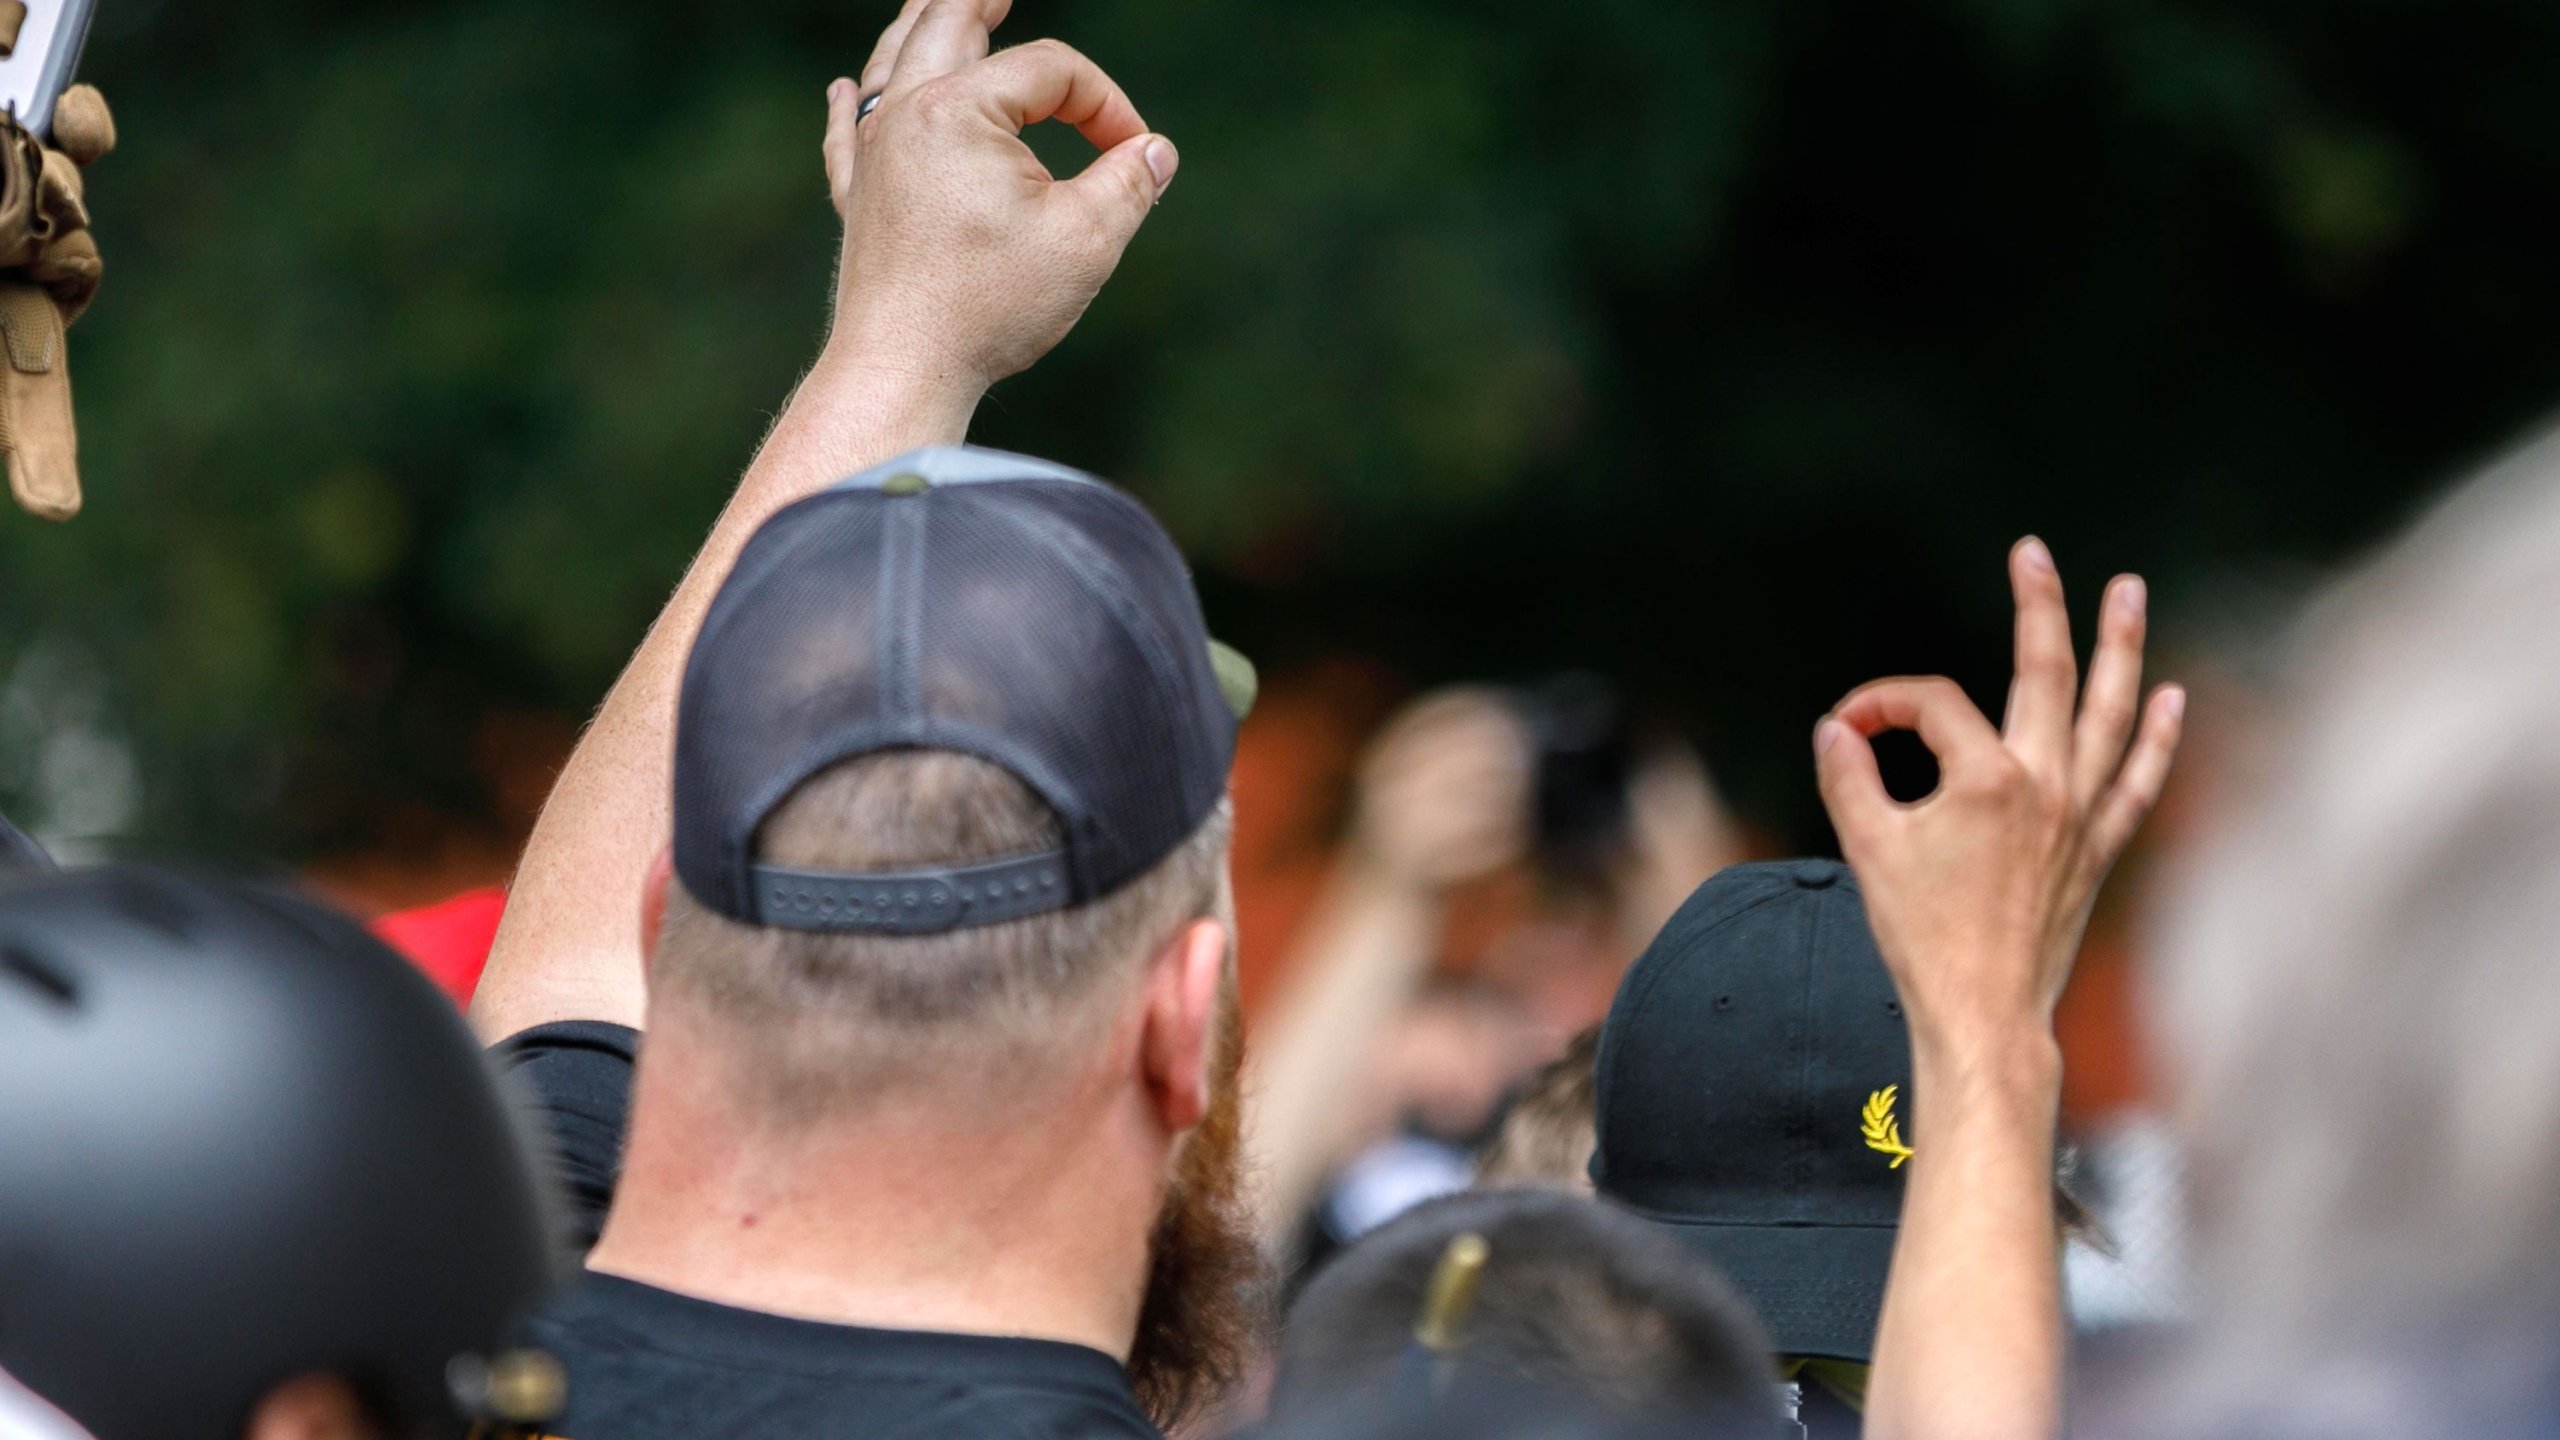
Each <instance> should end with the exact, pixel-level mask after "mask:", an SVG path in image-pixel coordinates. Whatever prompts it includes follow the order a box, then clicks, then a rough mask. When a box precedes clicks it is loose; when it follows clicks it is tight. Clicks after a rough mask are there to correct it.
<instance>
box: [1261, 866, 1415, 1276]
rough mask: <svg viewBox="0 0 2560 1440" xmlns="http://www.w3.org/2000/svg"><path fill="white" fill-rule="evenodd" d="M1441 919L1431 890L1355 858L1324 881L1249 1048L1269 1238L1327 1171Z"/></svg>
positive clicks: (1278, 1234)
mask: <svg viewBox="0 0 2560 1440" xmlns="http://www.w3.org/2000/svg"><path fill="white" fill-rule="evenodd" d="M1440 924H1441V915H1440V905H1439V902H1438V899H1437V897H1436V895H1435V894H1434V893H1432V892H1431V891H1429V890H1426V889H1423V888H1420V887H1417V886H1414V885H1412V884H1410V883H1407V882H1404V881H1402V880H1399V879H1397V878H1396V877H1394V876H1392V875H1387V874H1383V873H1380V872H1379V871H1377V870H1375V869H1372V868H1370V867H1368V866H1366V865H1364V864H1363V863H1362V862H1360V861H1358V860H1356V859H1354V860H1346V861H1345V862H1344V866H1343V868H1342V869H1341V870H1340V871H1338V872H1337V873H1336V875H1335V876H1334V879H1333V882H1332V883H1331V884H1330V885H1329V886H1328V887H1327V888H1326V891H1325V894H1324V898H1323V899H1322V900H1321V901H1320V902H1319V903H1318V905H1317V907H1316V912H1315V914H1314V916H1313V917H1312V918H1311V919H1310V920H1309V921H1308V923H1307V926H1306V929H1305V931H1304V932H1303V933H1304V936H1305V938H1304V939H1303V940H1302V941H1301V942H1300V943H1299V944H1298V945H1297V947H1296V948H1295V950H1294V952H1293V953H1292V955H1291V963H1290V965H1289V967H1288V976H1289V983H1288V988H1287V989H1286V990H1285V991H1283V992H1282V994H1281V996H1280V997H1279V1005H1278V1008H1277V1009H1276V1010H1275V1012H1274V1013H1273V1014H1272V1015H1271V1017H1270V1019H1269V1020H1268V1021H1266V1022H1265V1023H1264V1024H1263V1025H1262V1026H1261V1027H1260V1029H1259V1031H1258V1032H1257V1033H1256V1035H1255V1037H1254V1044H1253V1047H1252V1050H1251V1052H1250V1053H1251V1057H1252V1065H1253V1074H1252V1083H1251V1085H1250V1086H1249V1087H1248V1089H1247V1091H1246V1094H1247V1095H1248V1097H1249V1103H1250V1105H1251V1109H1250V1111H1249V1112H1248V1114H1247V1117H1246V1135H1247V1138H1248V1141H1249V1143H1250V1144H1251V1145H1252V1147H1253V1157H1254V1162H1255V1163H1254V1174H1255V1176H1256V1177H1257V1182H1256V1183H1257V1189H1256V1193H1255V1196H1254V1201H1255V1209H1256V1211H1257V1213H1258V1214H1259V1215H1260V1217H1261V1221H1262V1230H1263V1236H1264V1239H1265V1240H1266V1241H1270V1242H1275V1243H1276V1242H1277V1241H1279V1240H1280V1239H1282V1238H1283V1237H1285V1235H1286V1234H1287V1232H1288V1227H1290V1226H1291V1225H1293V1224H1295V1223H1296V1221H1297V1219H1298V1217H1299V1215H1300V1214H1301V1213H1303V1212H1304V1210H1305V1209H1306V1206H1307V1203H1308V1201H1309V1200H1310V1199H1311V1198H1312V1197H1313V1196H1314V1194H1315V1190H1316V1187H1317V1185H1318V1184H1320V1183H1321V1182H1322V1181H1323V1179H1324V1171H1325V1167H1326V1166H1327V1165H1328V1164H1330V1163H1331V1161H1332V1160H1333V1158H1334V1157H1333V1153H1332V1152H1333V1149H1334V1145H1335V1142H1336V1140H1337V1139H1338V1138H1339V1136H1340V1132H1341V1115H1342V1111H1343V1109H1344V1107H1345V1106H1346V1105H1348V1104H1349V1103H1350V1102H1351V1099H1352V1098H1353V1092H1354V1090H1355V1088H1356V1087H1357V1086H1358V1085H1359V1084H1360V1082H1361V1080H1362V1079H1363V1078H1364V1077H1365V1075H1366V1074H1367V1072H1368V1067H1369V1066H1370V1064H1371V1063H1372V1060H1373V1058H1374V1057H1375V1055H1376V1053H1377V1049H1378V1044H1379V1041H1380V1039H1381V1038H1382V1037H1383V1036H1384V1035H1385V1033H1386V1029H1387V1026H1388V1025H1389V1023H1390V1022H1392V1021H1393V1020H1394V1018H1395V1016H1396V1014H1397V1013H1398V1012H1399V1011H1400V1010H1401V1009H1402V1008H1403V1006H1404V1003H1405V1001H1406V1000H1407V999H1409V998H1410V997H1411V996H1412V994H1413V991H1414V989H1415V987H1416V986H1418V985H1419V984H1420V983H1421V980H1422V976H1423V974H1424V972H1426V971H1427V970H1429V968H1430V966H1431V960H1432V958H1433V956H1434V955H1435V954H1437V952H1438V950H1439V943H1440Z"/></svg>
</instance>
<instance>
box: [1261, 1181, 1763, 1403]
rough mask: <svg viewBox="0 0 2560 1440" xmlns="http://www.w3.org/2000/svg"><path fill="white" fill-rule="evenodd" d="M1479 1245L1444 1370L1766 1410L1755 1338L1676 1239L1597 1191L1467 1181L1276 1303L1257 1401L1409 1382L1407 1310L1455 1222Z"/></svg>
mask: <svg viewBox="0 0 2560 1440" xmlns="http://www.w3.org/2000/svg"><path fill="white" fill-rule="evenodd" d="M1471 1233H1472V1234H1476V1235H1480V1236H1482V1237H1484V1240H1485V1242H1486V1245H1487V1247H1488V1250H1489V1252H1490V1258H1489V1259H1488V1260H1487V1262H1486V1264H1485V1266H1484V1272H1483V1278H1482V1280H1481V1282H1480V1283H1479V1286H1478V1288H1477V1291H1476V1297H1475V1303H1474V1306H1473V1308H1472V1310H1471V1311H1470V1312H1469V1314H1468V1316H1467V1319H1466V1323H1465V1326H1464V1329H1463V1331H1462V1332H1461V1335H1460V1339H1459V1344H1458V1347H1457V1349H1456V1350H1455V1352H1454V1354H1453V1355H1452V1356H1451V1358H1450V1360H1449V1361H1448V1363H1447V1366H1446V1369H1447V1371H1448V1375H1447V1376H1445V1377H1444V1378H1446V1379H1451V1380H1454V1381H1456V1382H1463V1383H1468V1384H1477V1383H1483V1384H1506V1385H1524V1386H1530V1387H1534V1388H1536V1389H1539V1390H1542V1391H1549V1392H1553V1393H1555V1394H1558V1395H1561V1396H1568V1397H1571V1398H1573V1399H1574V1400H1576V1401H1577V1402H1580V1403H1582V1404H1585V1405H1588V1406H1591V1407H1594V1408H1596V1409H1598V1410H1601V1411H1604V1412H1607V1413H1610V1414H1614V1415H1622V1416H1680V1417H1683V1418H1684V1420H1685V1421H1687V1422H1690V1423H1688V1424H1684V1427H1683V1428H1684V1429H1688V1430H1690V1433H1699V1430H1698V1428H1696V1427H1700V1426H1703V1427H1704V1431H1705V1433H1712V1434H1740V1433H1756V1432H1759V1431H1761V1430H1764V1429H1765V1427H1767V1426H1769V1425H1771V1424H1772V1423H1773V1422H1774V1418H1775V1415H1776V1403H1777V1402H1776V1389H1775V1386H1776V1379H1775V1376H1774V1374H1773V1373H1772V1371H1771V1369H1770V1361H1769V1341H1768V1337H1767V1336H1766V1335H1765V1334H1764V1333H1762V1331H1761V1329H1760V1326H1759V1324H1758V1322H1757V1321H1756V1320H1755V1319H1754V1318H1753V1317H1752V1314H1751V1311H1750V1308H1749V1307H1748V1306H1746V1305H1745V1304H1744V1303H1743V1301H1742V1300H1741V1298H1740V1297H1739V1296H1737V1295H1736V1294H1735V1293H1734V1291H1733V1288H1732V1287H1731V1286H1729V1285H1727V1284H1726V1283H1725V1281H1724V1278H1723V1277H1722V1276H1720V1275H1718V1274H1717V1273H1716V1272H1715V1271H1714V1270H1713V1269H1712V1268H1711V1267H1709V1266H1708V1265H1707V1263H1706V1262H1705V1261H1703V1260H1701V1259H1699V1258H1698V1257H1697V1256H1696V1255H1695V1254H1694V1253H1693V1252H1691V1251H1690V1250H1689V1248H1688V1247H1686V1246H1684V1245H1682V1244H1681V1243H1680V1242H1679V1241H1678V1240H1676V1239H1674V1238H1672V1237H1671V1236H1670V1235H1668V1234H1665V1233H1663V1232H1662V1231H1660V1230H1659V1229H1657V1228H1655V1227H1654V1226H1651V1225H1648V1224H1646V1223H1645V1222H1643V1221H1641V1220H1638V1219H1636V1218H1635V1217H1634V1216H1632V1215H1628V1214H1626V1213H1624V1212H1623V1211H1620V1210H1617V1209H1615V1208H1613V1207H1611V1206H1608V1205H1606V1204H1603V1203H1601V1202H1598V1201H1593V1200H1586V1199H1582V1198H1580V1197H1577V1196H1572V1195H1564V1194H1557V1193H1553V1192H1548V1191H1537V1190H1510V1191H1493V1192H1476V1193H1471V1194H1466V1195H1455V1196H1451V1197H1449V1198H1447V1199H1443V1200H1436V1201H1433V1202H1431V1203H1430V1204H1427V1205H1423V1206H1420V1207H1417V1208H1416V1209H1414V1210H1412V1211H1411V1212H1408V1213H1407V1214H1405V1215H1404V1216H1402V1217H1401V1218H1399V1219H1397V1220H1395V1221H1393V1222H1391V1223H1389V1224H1387V1225H1384V1226H1381V1227H1379V1228H1378V1229H1377V1230H1376V1231H1373V1232H1372V1233H1370V1234H1368V1235H1366V1236H1363V1237H1362V1238H1361V1239H1360V1240H1359V1242H1358V1243H1356V1244H1354V1245H1353V1246H1351V1248H1349V1249H1348V1250H1345V1251H1343V1252H1342V1254H1341V1255H1339V1256H1338V1257H1336V1258H1335V1259H1334V1260H1333V1261H1332V1263H1330V1264H1329V1265H1327V1266H1326V1267H1325V1268H1324V1269H1323V1270H1322V1271H1321V1272H1320V1273H1319V1274H1317V1276H1316V1277H1315V1279H1314V1280H1313V1281H1311V1282H1310V1283H1309V1284H1308V1286H1307V1288H1306V1290H1305V1292H1304V1293H1303V1294H1302V1295H1300V1296H1299V1298H1298V1302H1297V1304H1296V1305H1295V1306H1293V1307H1291V1309H1290V1312H1289V1318H1288V1323H1287V1325H1286V1326H1285V1327H1284V1329H1283V1332H1282V1336H1281V1345H1280V1370H1279V1377H1278V1380H1277V1382H1276V1384H1275V1386H1274V1388H1273V1392H1272V1412H1273V1414H1274V1415H1275V1416H1276V1417H1279V1418H1281V1419H1284V1420H1287V1419H1299V1418H1304V1417H1306V1416H1308V1415H1311V1414H1313V1413H1315V1412H1317V1411H1320V1410H1323V1409H1325V1408H1326V1407H1328V1406H1331V1405H1339V1404H1357V1403H1368V1402H1375V1403H1380V1404H1385V1403H1390V1402H1392V1401H1394V1400H1395V1399H1396V1397H1397V1396H1398V1395H1399V1393H1400V1392H1401V1391H1402V1390H1404V1389H1407V1388H1410V1386H1411V1385H1412V1383H1413V1381H1412V1378H1411V1377H1412V1376H1413V1374H1414V1367H1413V1365H1412V1364H1411V1363H1409V1360H1408V1356H1409V1354H1410V1352H1411V1351H1412V1348H1413V1343H1414V1341H1413V1332H1414V1324H1415V1321H1416V1319H1417V1317H1418V1314H1419V1312H1420V1310H1421V1308H1422V1304H1423V1296H1424V1292H1425V1290H1426V1289H1427V1288H1428V1286H1429V1284H1430V1279H1431V1274H1432V1271H1433V1270H1434V1268H1435V1267H1437V1265H1438V1264H1439V1262H1440V1258H1441V1256H1442V1255H1443V1254H1444V1253H1445V1252H1446V1251H1447V1250H1448V1248H1449V1244H1450V1242H1451V1241H1452V1240H1454V1239H1456V1238H1457V1237H1459V1236H1461V1235H1466V1234H1471Z"/></svg>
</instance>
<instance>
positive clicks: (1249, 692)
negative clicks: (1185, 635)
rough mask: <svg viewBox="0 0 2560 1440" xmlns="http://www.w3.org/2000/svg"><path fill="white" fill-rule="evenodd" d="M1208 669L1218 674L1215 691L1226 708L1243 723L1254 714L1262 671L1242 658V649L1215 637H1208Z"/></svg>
mask: <svg viewBox="0 0 2560 1440" xmlns="http://www.w3.org/2000/svg"><path fill="white" fill-rule="evenodd" d="M1209 668H1210V670H1211V671H1213V672H1214V673H1215V674H1216V675H1217V677H1218V693H1219V694H1220V695H1222V696H1224V697H1225V698H1226V702H1227V709H1228V710H1229V711H1230V712H1231V713H1233V714H1234V716H1235V717H1236V723H1237V724H1239V725H1241V724H1243V723H1244V717H1246V716H1247V715H1250V714H1252V713H1253V702H1254V700H1255V699H1256V698H1258V697H1259V696H1260V695H1261V694H1262V672H1260V671H1259V670H1256V669H1255V668H1254V665H1253V662H1252V661H1251V660H1248V659H1246V658H1245V655H1244V652H1243V651H1241V650H1238V649H1237V648H1236V647H1234V646H1233V645H1230V644H1228V643H1227V642H1225V641H1224V640H1220V639H1218V638H1216V637H1215V636H1212V637H1210V640H1209Z"/></svg>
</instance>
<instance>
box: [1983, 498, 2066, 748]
mask: <svg viewBox="0 0 2560 1440" xmlns="http://www.w3.org/2000/svg"><path fill="white" fill-rule="evenodd" d="M2009 588H2010V590H2011V592H2012V593H2013V594H2014V595H2015V596H2016V597H2017V605H2018V637H2017V674H2016V677H2015V678H2014V679H2012V680H2011V681H2010V683H2009V711H2008V716H2007V718H2006V719H2005V720H2004V721H2003V722H2002V724H2001V727H2000V728H2001V731H2002V733H2003V734H2005V735H2006V736H2007V738H2008V741H2009V748H2010V749H2011V750H2013V751H2015V752H2016V753H2017V755H2018V758H2019V759H2021V760H2023V761H2025V762H2026V763H2027V765H2028V767H2029V768H2030V769H2032V770H2034V771H2035V772H2037V773H2038V774H2043V775H2051V776H2055V777H2056V778H2059V777H2060V776H2061V775H2062V774H2063V772H2064V767H2065V766H2067V765H2068V764H2069V763H2070V755H2071V711H2072V707H2073V702H2074V701H2075V700H2077V699H2078V698H2079V691H2080V666H2079V662H2078V661H2077V660H2076V659H2075V658H2074V657H2073V656H2072V653H2071V616H2070V613H2069V612H2068V611H2067V610H2066V609H2064V607H2063V603H2062V575H2061V572H2060V571H2058V570H2056V569H2055V568H2054V564H2053V552H2052V551H2050V550H2047V549H2046V548H2045V544H2044V542H2043V541H2042V540H2039V539H2037V538H2036V537H2034V536H2032V535H2030V536H2028V537H2027V538H2026V539H2024V540H2021V541H2019V542H2018V543H2017V544H2016V545H2015V546H2013V547H2011V548H2010V551H2009Z"/></svg>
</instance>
